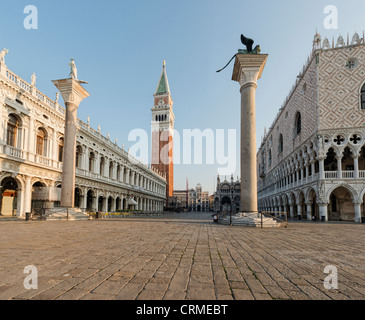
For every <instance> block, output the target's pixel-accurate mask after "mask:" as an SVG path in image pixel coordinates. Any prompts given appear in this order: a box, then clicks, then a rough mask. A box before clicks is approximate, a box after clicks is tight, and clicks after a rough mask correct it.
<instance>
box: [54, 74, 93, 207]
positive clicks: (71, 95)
mask: <svg viewBox="0 0 365 320" xmlns="http://www.w3.org/2000/svg"><path fill="white" fill-rule="evenodd" d="M52 82H53V84H54V85H55V86H56V87H57V89H58V90H59V91H60V92H61V95H62V98H63V100H64V102H65V106H66V115H65V120H66V121H65V136H64V149H63V169H62V189H61V207H63V208H73V207H74V202H75V201H74V199H75V174H76V133H77V127H78V125H77V109H78V108H79V105H80V103H81V101H82V100H84V99H85V98H87V97H88V96H89V93H88V92H87V91H86V90H85V89H84V88H83V87H82V86H81V84H80V82H79V81H78V80H75V79H73V78H69V79H62V80H54V81H52Z"/></svg>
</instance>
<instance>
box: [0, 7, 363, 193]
mask: <svg viewBox="0 0 365 320" xmlns="http://www.w3.org/2000/svg"><path fill="white" fill-rule="evenodd" d="M27 5H34V6H35V7H36V8H37V10H38V29H30V30H28V29H26V28H25V27H24V20H25V19H26V18H27V16H28V15H29V14H27V13H24V8H25V7H26V6H27ZM328 5H334V6H336V8H337V9H338V28H337V29H334V30H333V29H331V30H329V29H327V28H325V26H324V21H325V19H326V17H327V16H328V14H325V13H324V9H325V7H326V6H328ZM364 12H365V2H364V1H363V0H349V1H343V0H341V1H335V0H331V1H329V0H328V1H327V0H325V1H323V0H306V1H298V0H295V1H289V0H276V1H269V0H257V1H246V0H226V1H221V0H195V1H193V0H184V1H176V0H155V1H151V0H134V1H131V0H130V1H125V0H104V1H100V2H96V1H86V0H78V1H69V0H64V1H55V0H38V1H37V0H27V1H22V0H17V1H8V0H3V1H2V9H1V11H0V50H1V49H2V48H7V49H8V50H9V54H8V55H7V56H6V65H7V66H8V68H9V69H10V70H12V71H13V72H14V73H16V74H17V75H18V76H20V77H21V78H23V79H24V80H26V81H28V82H30V77H31V75H32V73H33V72H35V74H36V76H37V88H38V90H40V91H41V92H42V93H44V94H46V95H47V96H49V97H50V98H52V99H55V94H56V92H57V89H56V88H55V87H54V85H53V84H52V82H51V80H55V79H61V78H66V77H68V75H69V72H70V71H69V67H68V63H69V61H70V58H74V59H75V61H76V65H77V68H78V76H79V79H81V80H85V81H87V82H88V85H85V88H86V89H87V90H88V91H89V92H90V94H91V95H90V97H88V98H87V100H85V101H83V102H82V103H81V105H80V108H79V111H78V117H79V118H80V119H81V120H82V121H84V122H86V121H87V117H88V116H89V117H90V124H91V126H92V127H93V128H94V129H97V127H98V126H99V125H100V127H101V130H102V133H103V135H105V136H106V135H107V134H108V133H110V139H111V140H112V141H114V140H115V138H117V139H118V144H119V145H120V146H121V145H122V144H124V145H125V148H126V149H127V148H129V147H131V146H132V145H133V144H134V143H135V142H133V141H128V135H129V133H130V132H131V131H132V130H134V129H139V128H141V129H144V130H146V131H147V132H148V134H150V127H151V119H152V118H151V108H152V107H153V102H154V100H153V94H154V93H155V91H156V88H157V85H158V80H159V77H160V74H161V70H162V65H163V61H164V60H166V69H167V75H168V79H169V85H170V89H171V94H172V98H173V100H174V114H175V129H176V131H177V132H179V133H180V135H181V136H182V133H183V130H186V129H191V130H193V129H200V130H201V131H204V130H206V129H209V130H212V131H213V132H214V133H216V132H217V130H220V129H223V130H224V132H225V134H226V139H228V138H227V135H228V130H236V139H235V140H236V148H235V150H234V151H235V155H233V158H235V159H233V158H232V159H230V160H231V163H234V162H235V163H236V166H234V167H232V168H233V169H232V170H231V171H234V172H232V173H233V175H234V177H235V178H237V177H238V176H239V175H240V168H239V160H240V159H239V147H240V146H239V143H240V141H239V140H240V139H239V136H240V92H239V85H238V83H236V82H233V81H232V80H231V77H232V70H233V63H232V64H231V65H230V66H229V67H228V68H227V69H226V70H224V71H223V72H221V73H216V70H218V69H220V68H222V67H223V66H224V65H225V64H226V63H227V62H228V61H229V59H230V58H231V57H232V56H233V55H234V54H235V53H236V52H237V50H238V49H243V45H242V44H241V42H240V35H241V34H242V33H243V34H244V35H246V36H247V37H250V38H252V39H254V40H255V45H257V44H260V45H261V49H262V52H261V53H267V54H269V58H268V61H267V64H266V66H265V70H264V72H263V75H262V78H261V79H260V80H259V82H258V88H257V92H256V112H257V143H258V145H259V144H260V141H261V136H262V135H263V134H264V129H265V127H266V128H269V127H270V126H271V124H272V122H273V120H274V118H275V116H276V114H277V113H278V111H279V108H280V107H281V105H282V104H283V102H284V100H285V97H286V96H287V94H288V93H289V91H290V89H291V87H292V85H293V84H294V82H295V79H296V77H297V75H298V74H299V72H300V69H301V68H302V66H303V64H304V63H305V61H306V59H307V57H308V55H309V54H310V52H311V50H312V41H313V37H314V35H315V33H316V30H318V32H319V33H320V34H321V35H322V37H323V38H324V37H325V36H326V37H327V38H329V39H332V37H335V39H337V37H338V36H339V35H343V36H344V38H345V39H346V37H345V36H347V33H349V34H350V38H351V37H352V35H353V34H354V32H355V31H357V32H358V33H359V34H360V35H361V36H362V33H363V30H364V29H365V22H364V21H365V20H364ZM215 138H216V136H215ZM231 141H234V139H233V140H231ZM181 145H182V146H183V145H184V141H183V140H182V141H181ZM226 145H228V141H227V143H226ZM203 147H204V148H205V144H203ZM180 150H181V149H180ZM225 151H226V152H228V147H227V146H226V149H225ZM203 152H205V150H203ZM182 153H183V152H182V151H180V154H181V161H180V163H181V164H176V165H175V166H174V180H175V182H174V188H175V189H185V188H186V179H187V178H188V181H189V187H195V186H196V184H197V183H200V184H201V185H202V187H203V190H206V191H209V192H210V193H213V192H214V191H215V187H216V178H217V173H218V168H221V167H224V165H222V164H221V163H220V162H218V160H217V159H214V163H213V164H204V161H203V164H195V165H194V164H184V162H183V154H182ZM193 155H194V153H193ZM203 160H204V157H203ZM234 169H235V170H234ZM229 176H230V175H227V179H229Z"/></svg>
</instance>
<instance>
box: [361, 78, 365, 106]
mask: <svg viewBox="0 0 365 320" xmlns="http://www.w3.org/2000/svg"><path fill="white" fill-rule="evenodd" d="M361 110H365V84H364V85H363V86H362V88H361Z"/></svg>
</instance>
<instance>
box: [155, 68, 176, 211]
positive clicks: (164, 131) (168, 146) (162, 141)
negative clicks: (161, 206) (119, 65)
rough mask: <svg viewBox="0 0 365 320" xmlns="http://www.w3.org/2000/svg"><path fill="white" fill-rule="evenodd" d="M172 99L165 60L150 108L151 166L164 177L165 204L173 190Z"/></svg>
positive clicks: (173, 118) (173, 117) (173, 120)
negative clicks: (165, 182)
mask: <svg viewBox="0 0 365 320" xmlns="http://www.w3.org/2000/svg"><path fill="white" fill-rule="evenodd" d="M172 108H173V101H172V98H171V92H170V87H169V82H168V80H167V74H166V62H165V61H164V62H163V69H162V73H161V76H160V80H159V82H158V86H157V90H156V93H155V94H154V106H153V108H152V128H151V129H152V157H151V167H152V169H155V170H157V171H158V172H159V173H160V174H162V175H163V176H165V177H166V180H167V186H166V205H168V198H169V197H172V196H173V191H174V159H173V147H174V132H173V131H174V122H175V116H174V113H173V110H172Z"/></svg>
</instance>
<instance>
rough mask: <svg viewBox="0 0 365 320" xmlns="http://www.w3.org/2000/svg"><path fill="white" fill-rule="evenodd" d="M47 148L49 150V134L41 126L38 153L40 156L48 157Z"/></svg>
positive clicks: (38, 133)
mask: <svg viewBox="0 0 365 320" xmlns="http://www.w3.org/2000/svg"><path fill="white" fill-rule="evenodd" d="M46 150H47V134H46V131H45V130H44V129H43V128H39V129H38V132H37V148H36V153H37V155H39V156H44V157H46Z"/></svg>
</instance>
